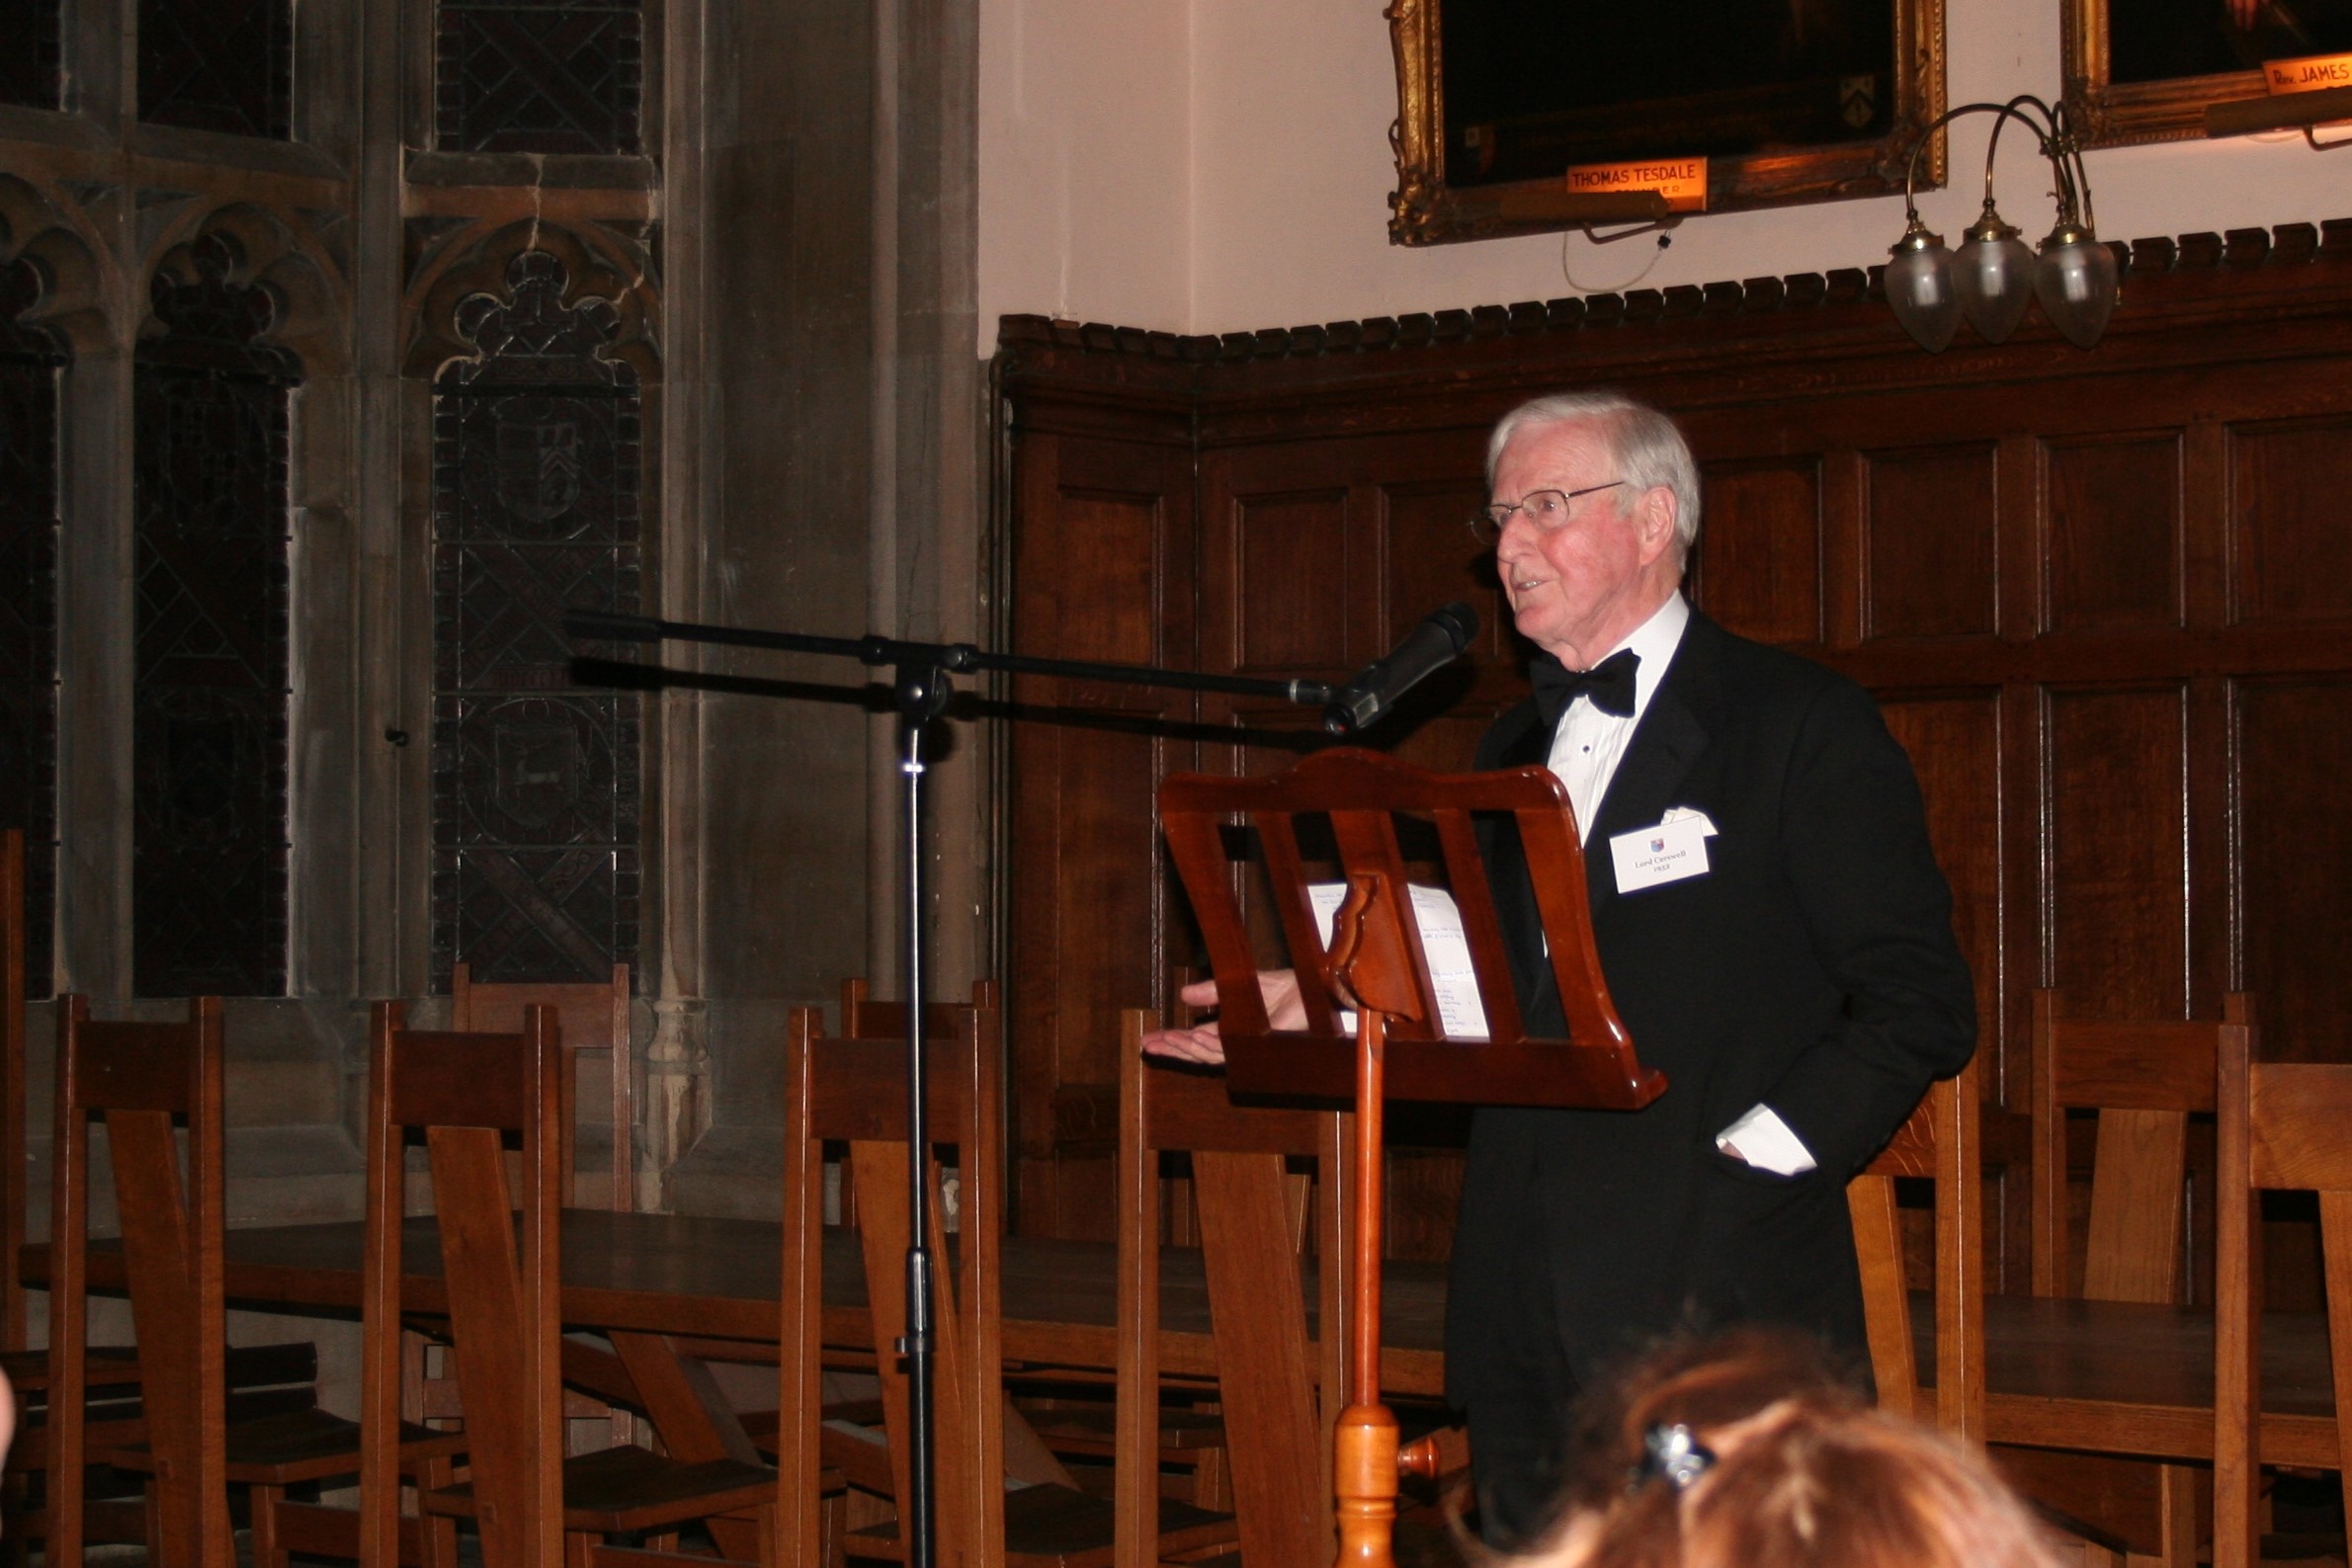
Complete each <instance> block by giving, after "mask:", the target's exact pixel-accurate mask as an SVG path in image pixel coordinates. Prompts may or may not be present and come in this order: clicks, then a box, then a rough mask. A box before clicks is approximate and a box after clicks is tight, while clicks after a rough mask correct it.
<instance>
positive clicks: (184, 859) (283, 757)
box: [131, 234, 300, 996]
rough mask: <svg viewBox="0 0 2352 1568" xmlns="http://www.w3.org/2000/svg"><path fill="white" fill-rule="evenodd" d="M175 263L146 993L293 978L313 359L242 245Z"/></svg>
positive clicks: (153, 560) (141, 891) (142, 554)
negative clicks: (297, 561)
mask: <svg viewBox="0 0 2352 1568" xmlns="http://www.w3.org/2000/svg"><path fill="white" fill-rule="evenodd" d="M190 261H191V265H192V269H193V272H194V277H193V279H187V278H179V277H174V276H173V275H171V274H170V273H168V272H167V273H159V274H158V275H157V277H156V279H155V283H154V286H153V289H152V291H151V297H152V300H153V305H154V313H155V317H156V319H157V320H158V321H159V322H161V323H162V324H163V326H164V329H165V330H164V331H163V332H162V333H161V334H159V335H156V336H152V337H148V338H145V339H142V340H141V342H140V344H139V348H138V354H137V359H136V364H135V368H134V373H133V398H132V447H133V456H132V512H133V519H134V521H133V525H132V538H133V561H132V569H133V572H134V573H135V576H136V581H137V595H136V606H135V610H134V626H135V652H134V654H133V668H132V680H131V704H132V721H131V722H132V731H131V773H132V785H131V984H132V989H133V991H134V992H135V993H136V994H137V995H140V996H191V995H197V994H201V993H218V994H222V995H230V996H282V995H284V994H285V992H286V979H287V957H286V954H287V870H288V833H287V750H286V747H287V716H288V701H289V669H288V622H287V617H288V545H289V538H288V517H289V514H288V505H287V455H288V442H287V435H288V419H289V412H290V403H291V400H292V390H293V387H294V384H295V383H296V381H298V379H299V378H300V367H299V365H298V364H297V363H296V362H295V361H294V357H293V356H292V355H291V354H289V353H287V352H286V351H285V350H283V349H280V348H277V347H274V346H272V345H270V344H269V343H267V342H266V341H265V339H266V337H267V334H268V332H269V330H270V328H271V326H272V324H273V321H274V317H275V314H276V306H275V304H274V302H273V300H272V299H271V296H270V294H269V293H268V291H267V290H266V289H261V288H258V287H254V286H250V285H241V284H238V283H236V282H235V281H234V280H233V277H232V275H233V273H234V271H235V267H236V255H235V252H234V250H233V248H232V247H231V245H230V243H229V241H227V240H226V239H224V238H222V237H221V236H219V235H217V234H215V235H210V236H207V237H205V238H202V239H199V240H198V241H197V242H196V243H195V244H194V245H193V246H192V247H191V249H190Z"/></svg>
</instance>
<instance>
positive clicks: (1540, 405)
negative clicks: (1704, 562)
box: [1486, 392, 1699, 559]
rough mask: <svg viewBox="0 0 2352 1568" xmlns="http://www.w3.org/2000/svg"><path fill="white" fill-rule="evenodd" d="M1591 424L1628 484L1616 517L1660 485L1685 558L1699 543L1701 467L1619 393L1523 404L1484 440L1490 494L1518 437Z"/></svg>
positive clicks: (1674, 434)
mask: <svg viewBox="0 0 2352 1568" xmlns="http://www.w3.org/2000/svg"><path fill="white" fill-rule="evenodd" d="M1586 422H1590V423H1591V424H1593V425H1595V426H1597V427H1599V429H1600V432H1601V437H1602V439H1603V440H1604V441H1606V442H1607V443H1608V445H1609V454H1610V456H1611V457H1613V458H1614V459H1616V463H1617V470H1618V477H1619V478H1621V479H1623V480H1625V482H1626V493H1625V496H1624V497H1623V498H1622V499H1621V500H1620V501H1619V502H1618V506H1617V511H1618V515H1619V516H1620V517H1622V516H1624V515H1625V514H1626V513H1628V512H1630V511H1631V510H1632V509H1633V505H1634V501H1635V499H1636V498H1637V497H1638V496H1639V495H1641V494H1642V492H1644V491H1646V490H1651V489H1655V488H1656V487H1658V486H1660V485H1663V486H1664V487H1665V488H1666V489H1668V490H1670V491H1672V492H1673V494H1674V537H1675V540H1676V542H1677V543H1679V544H1680V545H1681V547H1682V553H1683V556H1684V558H1685V559H1687V558H1689V556H1690V553H1691V550H1692V548H1693V547H1694V546H1696V545H1697V544H1698V542H1699V464H1698V462H1697V460H1696V459H1695V458H1693V457H1692V456H1691V449H1690V444H1689V443H1688V442H1686V441H1684V440H1683V439H1682V431H1681V430H1680V429H1679V428H1678V427H1677V426H1676V425H1675V423H1674V421H1673V420H1671V419H1668V418H1667V417H1666V416H1665V415H1664V414H1661V413H1659V412H1658V411H1657V410H1656V409H1654V408H1652V407H1650V406H1649V405H1648V404H1647V403H1642V402H1637V401H1636V400H1635V399H1633V398H1631V397H1628V396H1627V395H1626V394H1625V393H1623V392H1554V393H1552V394H1551V395H1549V396H1546V397H1538V398H1534V399H1532V400H1530V401H1528V402H1525V403H1521V404H1520V405H1519V406H1518V407H1517V408H1514V409H1512V410H1511V411H1510V412H1509V413H1507V414H1505V415H1504V416H1503V417H1502V420H1501V422H1500V423H1498V424H1497V425H1496V426H1495V427H1494V434H1493V435H1492V436H1489V437H1488V438H1487V440H1486V483H1487V486H1488V488H1489V489H1490V490H1491V489H1492V487H1493V484H1494V470H1495V466H1496V465H1497V464H1498V463H1500V462H1501V461H1502V456H1503V449H1504V448H1505V447H1508V446H1509V445H1510V444H1511V442H1512V441H1513V440H1514V439H1515V438H1516V437H1518V436H1520V435H1522V434H1525V433H1526V432H1529V431H1532V430H1543V429H1546V428H1549V427H1551V426H1553V425H1573V424H1582V423H1586Z"/></svg>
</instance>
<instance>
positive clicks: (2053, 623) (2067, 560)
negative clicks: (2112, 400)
mask: <svg viewBox="0 0 2352 1568" xmlns="http://www.w3.org/2000/svg"><path fill="white" fill-rule="evenodd" d="M2180 447H2181V443H2180V437H2179V436H2178V435H2177V434H2172V433H2167V434H2164V435H2159V436H2152V437H2141V436H2132V437H2125V438H2121V439H2118V440H2114V441H2079V440H2073V441H2060V442H2052V443H2051V444H2050V445H2049V446H2048V448H2047V449H2045V461H2046V463H2047V468H2048V476H2049V493H2050V535H2049V546H2048V556H2047V564H2046V567H2045V570H2044V576H2043V581H2044V604H2045V606H2046V609H2045V611H2044V615H2043V624H2045V625H2046V626H2048V627H2049V628H2050V629H2052V630H2054V631H2084V630H2104V629H2108V628H2117V627H2126V626H2178V625H2180V624H2182V623H2183V616H2184V614H2185V608H2186V601H2185V598H2184V595H2183V593H2182V585H2181V571H2182V560H2181V453H2180Z"/></svg>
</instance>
